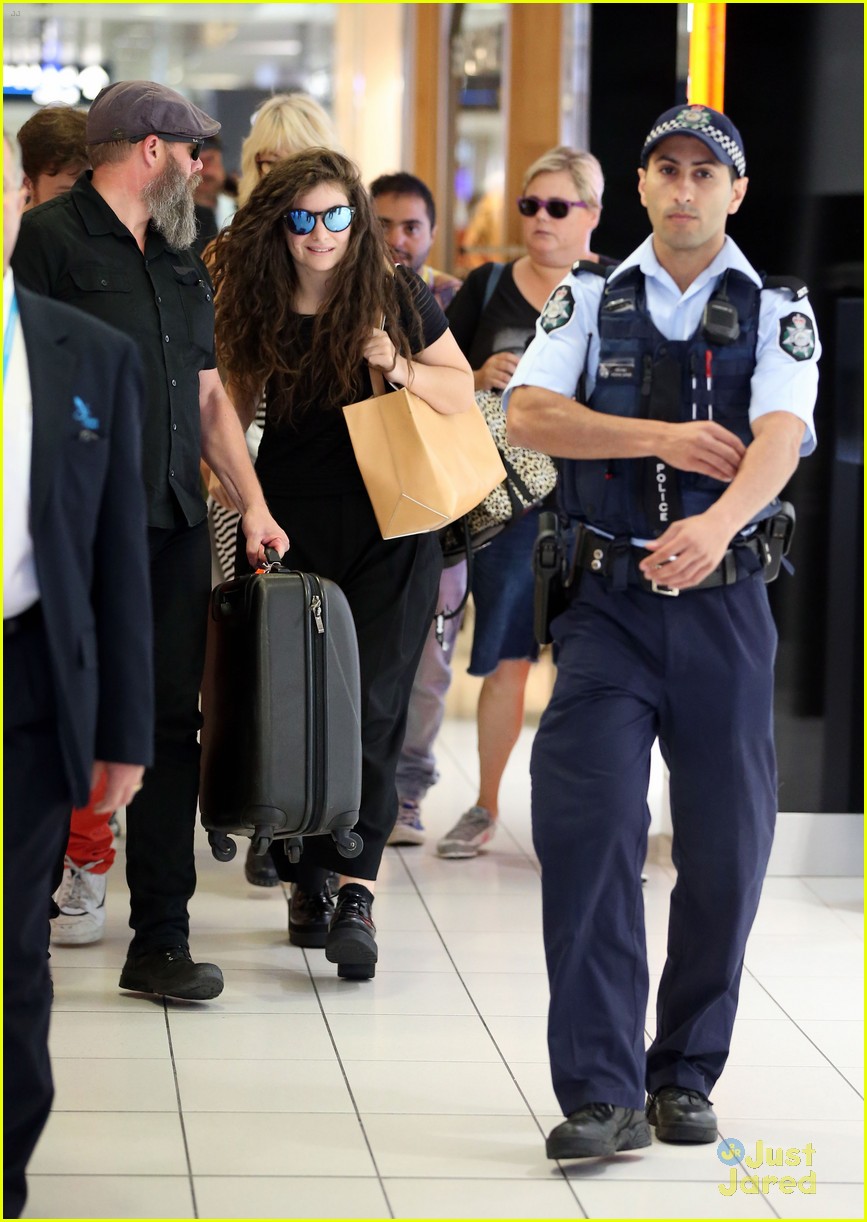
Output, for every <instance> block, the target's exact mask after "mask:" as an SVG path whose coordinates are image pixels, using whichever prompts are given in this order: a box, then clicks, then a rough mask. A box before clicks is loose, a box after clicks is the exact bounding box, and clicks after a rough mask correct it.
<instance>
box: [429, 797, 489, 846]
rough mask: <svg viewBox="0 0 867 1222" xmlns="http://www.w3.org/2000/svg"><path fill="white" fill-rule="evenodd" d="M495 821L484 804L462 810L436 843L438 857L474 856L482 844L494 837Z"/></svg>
mask: <svg viewBox="0 0 867 1222" xmlns="http://www.w3.org/2000/svg"><path fill="white" fill-rule="evenodd" d="M496 830H497V821H496V819H495V818H494V816H493V815H492V814H491V812H490V811H489V810H485V808H484V806H471V807H470V809H469V810H467V811H464V813H463V814H462V815H461V817H460V819H458V821H457V823H456V824H455V825H454V827H453V828H452V830H451V831H450V832H447V833H446V835H445V836H443V838H442V840H440V841H439V843H438V844H437V853H438V854H439V855H440V857H476V856H478V852H479V849H480V848H481V847H482V845H484V844H487V843H488V841H489V840H492V839H493V837H494V832H495V831H496Z"/></svg>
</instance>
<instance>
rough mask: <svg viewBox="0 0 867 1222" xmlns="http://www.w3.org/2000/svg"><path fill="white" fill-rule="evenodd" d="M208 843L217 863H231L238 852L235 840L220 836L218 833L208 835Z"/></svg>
mask: <svg viewBox="0 0 867 1222" xmlns="http://www.w3.org/2000/svg"><path fill="white" fill-rule="evenodd" d="M208 843H209V844H210V846H211V852H212V853H213V854H214V856H215V857H216V859H217V861H231V860H232V858H233V857H234V856H235V854H236V853H237V851H238V846H237V845H236V844H235V842H234V840H231V839H230V838H229V837H228V836H220V835H218V834H217V833H216V832H209V833H208Z"/></svg>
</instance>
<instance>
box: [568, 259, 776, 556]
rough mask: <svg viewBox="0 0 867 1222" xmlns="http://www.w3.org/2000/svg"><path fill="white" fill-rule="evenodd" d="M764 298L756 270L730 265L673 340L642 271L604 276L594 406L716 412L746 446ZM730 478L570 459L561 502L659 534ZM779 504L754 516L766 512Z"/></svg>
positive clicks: (687, 415) (586, 515) (653, 464)
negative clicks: (688, 330) (691, 324)
mask: <svg viewBox="0 0 867 1222" xmlns="http://www.w3.org/2000/svg"><path fill="white" fill-rule="evenodd" d="M592 267H593V265H590V267H588V268H587V269H586V270H588V271H589V270H591V268H592ZM582 270H584V265H582ZM760 300H761V290H760V289H759V288H758V287H757V285H756V284H755V283H754V282H753V281H752V280H751V279H750V278H749V277H747V276H745V275H743V274H742V273H741V272H736V271H733V270H729V271H727V272H725V273H724V274H723V278H722V281H721V283H720V286H719V287H718V288H717V290H716V292H715V293H714V295H713V296H712V297H711V299H710V302H709V306H708V310H707V311H706V312H705V317H704V319H703V321H702V324H701V325H700V326H699V328H698V329H697V330H696V332H695V333H694V335H692V337H691V338H690V339H688V340H669V339H666V338H665V336H664V335H662V333H661V332H660V331H659V330H657V328H656V326H655V325H654V323H653V321H652V320H651V318H650V315H649V313H648V311H647V306H646V302H645V288H644V275H643V273H642V272H641V270H640V269H639V268H638V267H632V268H629V269H628V270H627V271H626V272H624V273H623V274H622V275H620V276H618V277H617V278H616V279H615V280H614V282H613V283H606V286H605V290H604V292H603V294H602V300H601V302H600V305H599V321H598V328H599V341H600V353H599V368H598V372H597V374H596V386H595V389H594V391H593V394H592V396H591V397H590V400H589V402H588V406H589V407H591V408H592V409H593V410H594V411H597V412H602V413H604V414H606V415H612V416H629V417H632V418H645V419H646V418H653V419H659V420H668V421H671V422H682V421H688V420H693V419H698V420H707V419H713V420H715V421H716V422H717V423H718V424H721V425H723V426H724V427H725V428H727V429H730V430H731V431H732V432H733V433H735V434H736V435H737V436H738V437H739V438H740V439H741V441H743V442H744V444H745V445H748V444H749V442H750V441H751V440H752V430H751V428H750V421H749V406H750V379H751V377H752V373H753V369H754V368H755V363H756V342H757V338H758V322H759V305H760ZM579 398H581V395H580V392H579ZM726 486H727V485H726V484H725V483H723V482H722V481H720V480H716V479H712V478H711V477H710V476H705V475H699V474H696V473H694V472H689V471H676V470H675V469H674V468H671V467H669V466H667V464H665V463H663V462H661V461H660V460H658V459H613V460H611V461H605V460H595V459H582V460H580V461H579V460H574V459H567V460H564V461H563V463H562V465H561V475H560V504H561V507H562V509H563V510H564V512H566V513H568V514H569V515H570V517H576V518H579V519H580V520H582V521H584V522H588V523H590V524H592V525H594V526H598V527H599V528H600V529H601V530H605V531H607V532H608V533H610V534H612V535H614V536H615V537H622V536H632V537H635V538H641V539H652V538H656V537H658V536H659V535H660V534H662V533H663V531H664V530H665V529H666V528H667V526H668V525H669V524H670V522H672V521H674V520H676V519H677V518H681V517H691V516H693V515H694V514H699V513H703V512H704V511H705V510H706V509H708V508H709V507H710V506H711V505H712V504H713V503H714V501H716V500H717V499H718V497H719V496H720V495H721V494H722V493H723V492H724V491H725V488H726ZM777 503H778V502H777V501H776V500H775V502H774V503H773V505H769V506H767V507H766V508H765V509H763V510H761V511H760V512H759V513H757V514H756V515H755V518H754V519H753V521H761V520H762V519H763V518H765V517H768V516H769V515H770V514H772V513H773V512H774V510H775V506H776V504H777Z"/></svg>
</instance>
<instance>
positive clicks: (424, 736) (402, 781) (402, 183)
mask: <svg viewBox="0 0 867 1222" xmlns="http://www.w3.org/2000/svg"><path fill="white" fill-rule="evenodd" d="M370 195H371V198H372V199H373V207H374V209H375V210H376V213H377V216H378V217H379V219H380V221H381V222H382V228H383V231H384V233H385V240H386V242H388V245H389V248H390V250H391V253H392V256H393V258H394V260H395V262H396V263H402V264H404V266H405V267H411V268H412V269H413V271H414V272H417V273H418V275H419V276H421V278H422V279H423V280H424V282H425V284H426V285H427V286H428V288H429V289H430V291H431V292H432V293H433V295H434V297H435V298H436V299H437V301H438V302H439V305H440V307H441V308H442V309H443V310H444V309H445V308H446V306H448V305H449V304H450V302H451V300H452V298H453V297H454V295H455V293H456V292H457V291H458V289H459V288H460V287H461V281H460V280H458V278H457V277H456V276H450V275H449V274H448V273H447V272H440V271H437V270H436V269H435V268H433V267H429V266H428V265H427V263H426V262H425V260H426V259H427V257H428V255H429V254H430V249H431V246H432V245H433V241H434V238H435V237H436V228H437V227H436V207H435V205H434V200H433V196H432V195H431V193H430V189H429V187H428V186H427V184H426V183H424V182H422V180H421V179H420V178H416V176H415V175H414V174H407V173H406V172H405V171H400V172H399V173H397V174H382V175H381V176H380V177H379V178H377V179H375V180H374V181H373V182H372V183H371V184H370ZM466 584H467V566H466V563H465V562H461V563H460V564H456V565H452V566H451V567H449V568H445V569H443V573H442V577H441V578H440V591H439V599H438V602H437V606H438V607H456V606H457V605H458V604H459V603H460V601H461V598H462V596H463V593H464V590H465V589H466ZM462 618H463V617H462V616H461V615H456V616H453V617H452V618H451V619H447V620H446V621H445V626H444V630H443V638H442V642H440V641H438V640H437V638H436V632H435V628H434V626H433V625H431V629H430V632H429V633H428V639H427V641H426V643H425V647H424V653H423V654H422V657H421V661H420V662H419V666H418V671H417V672H416V676H415V682H414V683H413V687H412V696H411V697H410V702H409V713H408V716H407V723H406V736H405V738H404V743H403V749H402V751H401V753H400V759H399V761H398V765H397V797H398V812H397V822H396V823H395V825H394V828H393V829H392V832H391V835H390V836H389V838H388V843H389V844H395V845H411V844H423V843H424V839H425V832H424V827H423V825H422V821H421V800H422V798H423V797H424V795H425V794H426V793H427V791H428V789H429V788H430V787H431V786H432V785H434V784H435V783H436V781H437V779H438V773H437V768H436V759H435V757H434V753H433V745H434V742H435V740H436V736H437V734H438V733H439V729H440V726H441V725H442V720H443V717H444V716H445V699H446V693H447V692H448V689H449V684H450V683H451V678H452V672H451V657H452V653H453V652H454V646H455V641H456V639H457V635H458V631H459V629H460V626H461V620H462Z"/></svg>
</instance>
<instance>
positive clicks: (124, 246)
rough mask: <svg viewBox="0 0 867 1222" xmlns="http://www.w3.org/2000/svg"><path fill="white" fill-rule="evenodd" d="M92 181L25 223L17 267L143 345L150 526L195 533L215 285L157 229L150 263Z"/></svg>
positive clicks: (41, 287)
mask: <svg viewBox="0 0 867 1222" xmlns="http://www.w3.org/2000/svg"><path fill="white" fill-rule="evenodd" d="M90 178H91V175H90V174H89V173H88V174H87V175H86V176H84V177H82V178H80V179H79V180H78V182H77V183H76V184H75V186H74V187H73V188H72V190H71V191H68V192H67V193H66V194H64V195H58V196H56V197H55V198H54V199H51V200H48V201H47V202H46V203H44V204H42V205H41V206H40V207H38V208H34V209H33V210H32V211H30V212H27V213H25V214H24V216H23V218H22V223H21V233H20V236H19V238H18V243H17V245H16V247H15V251H14V254H13V257H12V267H13V270H14V273H15V276H16V277H17V279H18V280H19V281H20V282H21V283H22V284H23V285H25V286H26V287H27V288H30V289H33V290H34V291H35V292H37V293H45V294H47V295H48V296H49V297H56V298H57V299H58V300H59V301H68V302H69V304H70V305H73V306H77V307H79V308H80V309H82V310H85V311H86V312H87V313H88V314H93V315H94V316H95V317H97V318H101V319H102V320H103V321H104V322H107V323H110V324H111V325H112V326H114V327H117V328H118V329H119V330H121V331H124V332H126V334H127V335H129V336H131V337H132V339H133V340H135V342H136V344H137V345H138V348H139V351H140V352H141V356H142V365H143V368H144V377H145V412H144V426H143V446H142V450H143V470H144V480H145V486H146V488H147V498H148V522H149V524H150V525H151V526H159V527H171V526H175V525H179V524H181V523H183V522H184V521H186V522H187V523H188V524H189V525H190V526H193V525H195V524H196V523H197V522H201V521H202V520H203V519H204V518H205V515H206V509H205V503H204V500H203V499H202V492H201V480H200V477H199V459H200V457H201V417H200V412H199V371H200V370H202V369H213V368H214V367H215V365H216V360H215V357H214V303H213V300H212V288H211V282H210V278H209V277H208V273H207V271H206V270H205V267H204V264H203V263H202V261H201V259H200V258H199V257H198V255H197V254H195V253H194V252H193V251H192V250H183V251H177V250H172V249H171V247H169V246H168V245H167V244H166V240H165V238H164V237H163V236H162V234H160V233H157V231H156V230H155V229H154V228H153V226H152V225H149V226H148V230H147V235H146V238H145V249H144V254H142V252H141V251H140V250H139V247H138V244H137V243H136V240H135V238H134V237H133V235H132V233H131V232H130V231H129V230H128V229H127V227H126V226H125V225H124V224H122V222H121V221H120V220H118V218H117V216H116V215H115V213H114V212H113V211H112V209H111V208H110V207H109V205H108V204H107V203H106V202H105V200H104V199H103V198H102V196H101V195H100V194H99V193H98V192H97V191H96V190H94V187H93V185H92V183H91V181H90Z"/></svg>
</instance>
